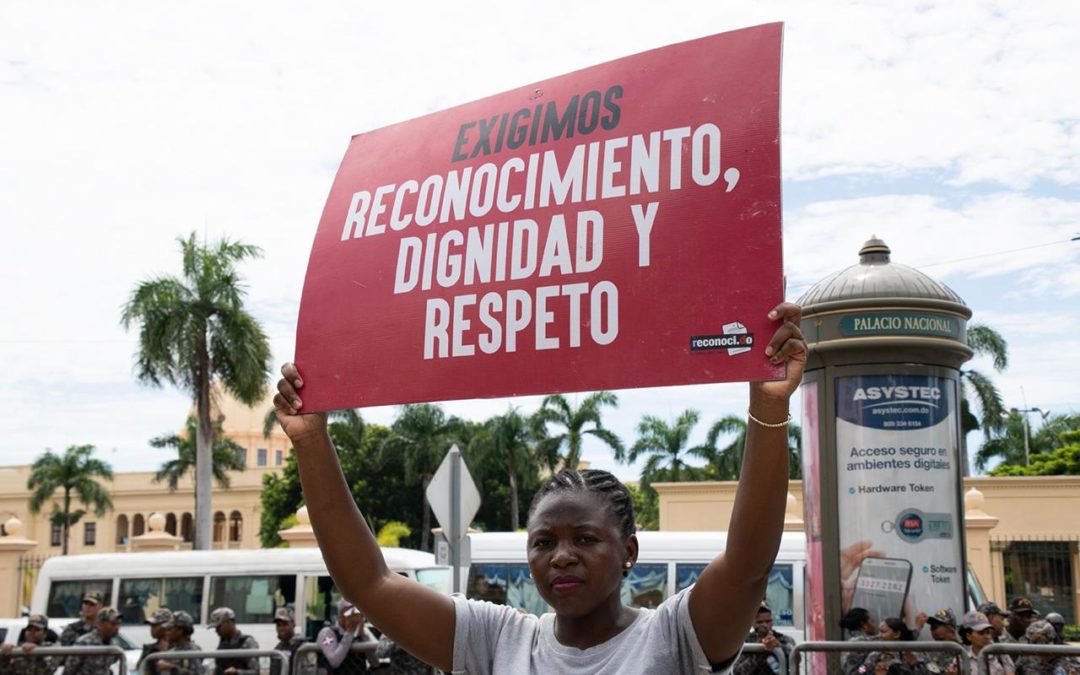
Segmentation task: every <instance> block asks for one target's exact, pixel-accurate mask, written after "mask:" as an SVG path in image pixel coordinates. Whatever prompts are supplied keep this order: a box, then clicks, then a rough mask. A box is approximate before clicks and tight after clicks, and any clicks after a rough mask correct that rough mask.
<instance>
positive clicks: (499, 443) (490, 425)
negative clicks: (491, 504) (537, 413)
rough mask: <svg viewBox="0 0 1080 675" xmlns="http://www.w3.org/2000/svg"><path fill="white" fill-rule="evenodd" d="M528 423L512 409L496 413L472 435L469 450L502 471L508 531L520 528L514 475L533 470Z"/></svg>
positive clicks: (516, 481)
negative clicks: (507, 500)
mask: <svg viewBox="0 0 1080 675" xmlns="http://www.w3.org/2000/svg"><path fill="white" fill-rule="evenodd" d="M531 440H532V438H531V431H530V428H529V422H528V420H526V419H525V418H524V417H522V416H521V414H520V413H519V412H518V411H517V410H516V409H514V408H510V409H509V410H507V411H506V412H505V413H504V414H502V415H496V416H495V417H492V418H491V419H489V420H488V421H487V422H485V423H484V426H483V428H482V429H481V431H480V433H478V434H477V435H476V436H474V437H473V439H472V443H471V444H470V450H472V451H474V452H475V453H476V454H477V457H478V458H479V459H480V460H481V461H485V462H490V463H492V464H495V465H497V466H499V467H500V468H501V469H503V470H505V471H506V476H507V483H508V485H509V488H510V531H511V532H514V531H516V530H517V529H518V528H519V527H521V516H520V512H519V504H518V477H519V476H521V475H522V474H523V473H524V472H526V471H530V470H531V471H535V470H536V459H535V455H534V454H533V448H532V446H531V444H530V441H531Z"/></svg>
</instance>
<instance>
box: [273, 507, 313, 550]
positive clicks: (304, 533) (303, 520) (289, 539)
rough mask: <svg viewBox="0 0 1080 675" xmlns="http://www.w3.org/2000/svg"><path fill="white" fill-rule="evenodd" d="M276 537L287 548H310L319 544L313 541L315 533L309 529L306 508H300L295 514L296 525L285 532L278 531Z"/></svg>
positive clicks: (309, 523) (309, 524) (309, 521)
mask: <svg viewBox="0 0 1080 675" xmlns="http://www.w3.org/2000/svg"><path fill="white" fill-rule="evenodd" d="M278 536H279V537H281V538H282V539H284V540H285V543H286V544H288V545H289V548H312V547H314V546H318V545H319V542H317V541H315V531H314V530H312V529H311V518H309V517H308V512H307V507H306V506H301V507H300V510H299V511H297V512H296V525H293V526H292V527H290V528H289V529H287V530H278Z"/></svg>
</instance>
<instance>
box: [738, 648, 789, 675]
mask: <svg viewBox="0 0 1080 675" xmlns="http://www.w3.org/2000/svg"><path fill="white" fill-rule="evenodd" d="M747 654H772V655H773V656H775V657H776V660H777V662H779V664H780V670H779V671H778V672H780V673H787V672H788V657H787V652H785V651H784V650H783V648H782V647H777V648H776V649H773V650H771V651H770V650H768V649H765V645H763V644H761V643H760V642H747V643H745V644H743V646H742V653H741V654H739V658H738V659H735V663H738V662H739V660H740V659H742V657H743V656H746V655H747Z"/></svg>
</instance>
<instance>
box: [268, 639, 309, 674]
mask: <svg viewBox="0 0 1080 675" xmlns="http://www.w3.org/2000/svg"><path fill="white" fill-rule="evenodd" d="M303 644H307V638H305V637H304V636H303V635H293V636H292V637H290V638H289V639H288V640H278V643H277V644H276V645H274V651H277V652H284V653H285V654H287V655H288V657H289V663H290V664H291V663H292V661H293V657H294V656H295V655H296V650H297V649H299V648H300V645H303ZM312 656H314V655H312ZM280 673H281V661H279V660H277V659H271V660H270V675H280Z"/></svg>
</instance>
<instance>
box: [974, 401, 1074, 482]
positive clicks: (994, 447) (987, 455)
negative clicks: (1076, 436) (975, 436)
mask: <svg viewBox="0 0 1080 675" xmlns="http://www.w3.org/2000/svg"><path fill="white" fill-rule="evenodd" d="M1023 415H1024V413H1022V412H1019V411H1010V412H1009V413H1008V414H1007V415H1005V416H1004V418H1003V422H1004V428H1003V429H1002V430H1001V432H999V433H998V434H996V435H995V436H994V438H991V439H990V440H988V441H986V442H985V443H983V445H982V447H981V448H979V452H978V453H976V455H975V468H976V469H978V470H979V471H985V470H986V467H988V466H989V465H990V463H991V462H993V461H994V460H997V466H1018V467H1022V466H1025V464H1026V461H1025V460H1026V459H1027V458H1025V456H1024V434H1025V433H1026V434H1028V448H1029V450H1030V453H1029V454H1030V457H1031V458H1035V457H1036V455H1040V454H1044V453H1052V452H1054V451H1055V450H1057V449H1059V448H1061V447H1064V445H1065V443H1064V441H1063V440H1062V434H1064V433H1068V432H1070V431H1075V430H1077V429H1080V415H1053V416H1051V417H1049V418H1048V419H1047V420H1046V421H1045V422H1043V425H1042V426H1041V427H1039V430H1038V431H1036V432H1034V433H1032V431H1031V429H1030V428H1028V427H1026V426H1025V424H1024V419H1023V417H1022V416H1023ZM995 468H996V467H995Z"/></svg>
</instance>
